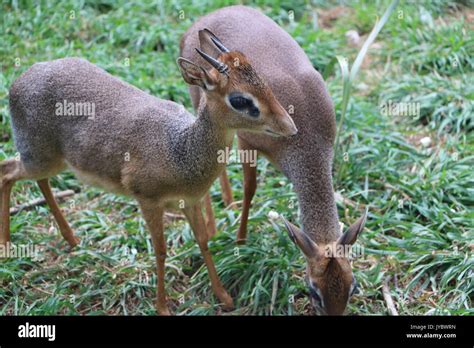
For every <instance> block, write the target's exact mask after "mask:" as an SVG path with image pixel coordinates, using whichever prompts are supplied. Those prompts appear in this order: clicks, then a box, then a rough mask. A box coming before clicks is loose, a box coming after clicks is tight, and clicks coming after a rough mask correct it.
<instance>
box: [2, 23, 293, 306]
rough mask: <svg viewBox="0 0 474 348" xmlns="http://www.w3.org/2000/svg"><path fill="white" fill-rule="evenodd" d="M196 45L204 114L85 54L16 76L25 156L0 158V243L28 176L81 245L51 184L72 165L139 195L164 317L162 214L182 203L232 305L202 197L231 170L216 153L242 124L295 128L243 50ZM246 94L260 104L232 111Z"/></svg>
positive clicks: (18, 133) (195, 77) (188, 66)
mask: <svg viewBox="0 0 474 348" xmlns="http://www.w3.org/2000/svg"><path fill="white" fill-rule="evenodd" d="M206 33H207V32H206ZM196 35H197V33H196ZM209 35H210V33H209ZM214 40H215V42H216V45H218V46H219V47H222V48H223V49H224V46H223V45H222V43H221V42H220V41H218V39H217V38H214ZM197 52H199V54H200V56H202V57H203V58H204V59H205V62H207V63H206V64H210V65H211V66H212V68H211V69H205V68H204V67H203V66H201V65H196V64H194V63H192V62H191V61H189V60H187V59H184V58H179V59H178V65H179V67H180V69H181V73H182V75H183V78H184V80H185V81H186V82H187V83H189V84H192V85H195V86H198V87H200V88H201V89H202V91H203V92H204V93H203V94H202V96H201V98H202V103H201V106H200V108H199V110H198V112H197V114H198V115H197V118H195V117H194V116H193V115H192V114H190V113H189V112H187V111H186V110H185V109H184V107H182V106H181V105H178V104H176V103H173V102H170V101H165V100H160V99H158V98H155V97H152V96H150V95H148V94H146V93H144V92H143V91H141V90H139V89H137V88H135V87H133V86H131V85H129V84H127V83H125V82H122V81H121V80H119V79H117V78H115V77H114V76H111V75H110V74H108V73H106V72H105V71H103V70H101V69H99V68H98V67H96V66H95V65H93V64H91V63H89V62H87V61H86V60H83V59H76V58H66V59H59V60H55V61H52V62H47V63H38V64H35V65H33V66H32V67H31V68H30V69H29V70H28V71H26V72H25V73H24V74H23V75H22V76H21V77H19V78H18V79H17V80H16V81H15V83H14V84H13V86H12V88H11V89H10V108H11V118H12V126H13V133H14V137H15V143H16V146H17V149H18V151H19V153H20V155H21V160H16V159H10V160H6V161H4V162H1V163H0V189H1V191H2V208H3V211H2V231H1V234H0V243H3V244H4V243H6V242H8V241H9V238H10V236H9V196H10V192H11V188H12V185H13V184H14V182H15V181H17V180H21V179H33V180H37V182H38V184H39V186H40V188H41V190H42V192H43V194H44V196H45V198H46V201H47V203H48V204H49V206H50V207H51V209H52V212H53V214H54V217H55V218H56V221H57V222H58V225H59V228H60V230H61V232H62V234H63V235H64V237H65V238H66V239H67V241H68V242H69V243H70V244H71V245H75V244H76V243H77V241H76V239H75V238H74V236H73V234H72V231H71V229H70V227H69V226H68V224H67V222H66V220H65V219H64V217H63V216H62V214H61V211H60V210H59V208H58V206H57V204H56V202H55V200H54V196H53V195H52V194H51V189H50V187H49V184H48V178H49V177H51V176H53V175H56V174H58V173H59V172H60V171H62V170H63V169H65V168H67V167H68V168H70V169H72V170H73V171H74V172H75V173H76V174H77V175H78V176H79V177H80V178H83V179H84V181H86V182H88V183H91V184H93V185H97V186H101V187H103V188H105V189H108V190H111V191H113V192H118V193H121V194H125V195H129V196H132V197H134V198H135V199H136V200H137V201H138V203H139V205H140V208H141V210H142V213H143V216H144V218H145V220H146V223H147V225H148V228H149V230H150V232H151V236H152V240H153V246H154V249H155V254H156V263H157V273H158V277H157V279H158V281H157V310H158V312H159V313H160V314H169V311H168V306H167V304H166V293H165V284H164V274H165V257H166V242H165V237H164V234H163V233H164V232H163V229H164V228H163V211H164V209H166V208H176V207H177V206H179V208H182V210H183V212H184V214H185V216H186V217H187V219H188V221H189V223H190V225H191V227H192V230H193V232H194V235H195V237H196V239H197V242H198V244H199V247H200V249H201V253H202V255H203V257H204V261H205V264H206V266H207V269H208V273H209V277H210V280H211V285H212V289H213V291H214V293H215V295H216V296H217V298H218V299H219V300H220V301H221V302H222V303H223V305H224V306H225V308H232V307H233V301H232V298H231V297H230V296H229V295H228V293H227V292H226V290H225V289H224V287H223V286H222V284H221V282H220V280H219V277H218V275H217V273H216V270H215V267H214V263H213V261H212V258H211V254H210V252H209V250H208V247H207V233H206V229H205V225H204V222H203V216H202V212H201V207H200V199H201V198H202V196H204V195H205V193H206V192H207V190H208V189H209V187H210V185H211V184H212V182H213V181H214V180H215V178H216V177H217V176H218V175H219V173H220V172H221V171H222V169H223V168H224V165H225V164H224V163H218V159H217V157H218V152H220V151H223V149H225V148H226V147H228V146H230V145H231V144H232V140H233V136H234V133H235V130H236V129H248V130H252V131H257V132H272V133H277V134H279V135H282V136H290V135H294V134H295V133H296V131H297V130H296V128H295V125H294V123H293V121H292V119H291V118H290V116H289V115H288V113H287V112H286V111H285V109H284V108H283V107H282V106H281V105H280V104H279V103H278V101H277V100H276V99H275V97H274V96H273V94H272V92H271V90H270V88H269V87H268V86H267V85H266V84H265V82H264V81H263V80H262V79H261V78H260V77H259V75H258V74H257V73H256V72H255V70H254V69H253V68H252V66H251V65H250V64H249V63H248V62H247V59H246V58H245V56H244V55H243V54H242V53H239V52H237V51H232V52H227V50H226V53H222V54H220V55H219V57H218V59H215V58H213V57H211V56H209V55H207V54H206V53H204V52H202V51H200V50H199V49H197ZM237 58H238V59H239V60H240V61H241V62H242V64H241V65H240V66H238V67H236V66H234V65H233V64H231V63H232V62H233V61H234V59H237ZM242 94H245V95H252V96H254V98H255V99H258V102H259V103H258V106H256V107H255V109H252V110H242V109H239V108H235V107H234V106H235V105H237V104H238V103H239V98H240V97H239V95H242ZM84 103H89V104H91V105H93V106H94V109H95V110H94V115H90V114H88V115H85V117H84V115H83V116H80V115H75V116H71V115H70V113H68V114H67V115H68V116H64V115H58V110H60V108H59V109H58V106H61V105H75V104H76V105H77V104H84ZM67 108H68V107H67ZM60 114H62V112H60ZM183 205H184V208H183Z"/></svg>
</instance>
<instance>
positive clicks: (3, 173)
mask: <svg viewBox="0 0 474 348" xmlns="http://www.w3.org/2000/svg"><path fill="white" fill-rule="evenodd" d="M25 176H26V171H25V168H24V167H23V164H22V163H21V162H20V161H18V160H16V159H10V160H6V161H3V162H1V163H0V192H1V199H0V202H1V203H0V212H1V214H0V215H1V219H0V245H6V243H7V242H9V241H10V195H11V191H12V187H13V184H14V183H15V181H17V180H20V179H23V178H24V177H25Z"/></svg>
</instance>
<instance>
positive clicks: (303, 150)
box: [181, 6, 365, 314]
mask: <svg viewBox="0 0 474 348" xmlns="http://www.w3.org/2000/svg"><path fill="white" fill-rule="evenodd" d="M202 27H206V28H209V29H210V30H211V31H212V32H213V33H215V34H216V35H218V36H219V37H220V38H222V39H223V40H225V41H226V44H227V45H228V46H229V47H238V48H239V49H240V50H241V51H242V52H243V53H244V54H245V55H246V56H247V57H248V58H249V59H251V60H252V62H253V63H254V68H255V70H256V71H257V72H258V74H260V75H261V76H263V77H264V78H265V79H266V81H267V82H268V84H269V85H270V87H271V88H272V90H273V92H274V93H275V95H276V97H277V99H278V100H279V101H280V103H281V104H282V105H283V106H284V107H285V108H286V109H287V110H290V109H291V110H292V111H293V113H292V114H291V116H292V117H293V119H294V121H295V124H296V127H297V128H298V134H297V135H296V136H294V137H291V138H287V139H277V138H273V137H270V136H267V135H263V134H262V135H260V134H259V135H256V134H252V133H249V132H244V131H239V132H238V140H239V142H238V144H239V148H240V149H246V150H253V149H255V150H258V151H259V153H262V154H263V155H265V156H266V157H267V158H268V159H269V160H270V161H271V162H272V163H273V164H274V165H275V166H276V167H278V168H279V169H281V170H282V171H283V173H284V174H285V175H286V176H287V177H288V178H289V180H290V181H291V182H292V183H293V187H294V189H295V191H296V193H297V196H298V201H299V206H300V212H301V224H302V226H303V228H302V230H301V229H299V228H298V227H296V226H295V225H293V224H291V223H289V222H287V221H285V225H286V227H287V229H288V232H289V234H290V237H291V239H292V240H293V241H294V242H295V243H296V245H297V246H298V247H299V248H300V249H301V250H302V252H303V253H304V255H305V256H306V260H307V282H308V286H309V290H310V294H311V299H312V302H313V304H314V305H315V307H317V308H318V309H319V310H320V311H322V312H326V313H328V314H342V313H343V312H344V310H345V307H346V305H347V302H348V299H349V297H350V296H351V295H352V293H353V291H354V289H355V284H356V282H355V279H354V277H353V274H352V269H351V265H350V261H349V259H348V258H347V257H345V256H347V255H341V254H340V253H339V254H336V253H333V252H329V250H335V249H337V250H347V249H348V248H347V247H350V245H352V244H353V243H354V242H355V241H356V239H357V236H358V235H359V233H360V232H361V230H362V229H363V226H364V223H365V214H364V216H362V217H361V218H360V219H359V220H358V221H357V222H355V223H354V224H353V225H352V226H350V227H349V229H348V230H347V231H346V232H345V233H344V234H343V235H341V231H340V227H339V221H338V215H337V209H336V203H335V199H334V191H333V186H332V178H331V174H332V173H331V170H332V159H333V144H334V138H335V133H336V122H335V115H334V107H333V104H332V101H331V98H330V96H329V94H328V92H327V90H326V87H325V84H324V81H323V79H322V77H321V75H320V74H319V73H318V72H317V71H316V70H315V69H314V68H313V66H312V65H311V62H310V61H309V59H308V57H307V56H306V54H305V53H304V51H303V50H302V49H301V48H300V47H299V45H298V44H297V43H296V41H295V40H293V39H292V37H291V36H290V35H288V34H287V33H286V32H285V31H284V30H283V29H282V28H280V27H279V26H278V25H277V24H276V23H275V22H274V21H272V20H271V19H270V18H268V17H267V16H265V15H263V14H262V13H260V12H259V11H257V10H254V9H252V8H249V7H244V6H232V7H227V8H223V9H220V10H217V11H215V12H213V13H211V14H209V15H207V16H205V17H202V18H201V19H199V20H198V21H196V22H195V24H194V25H193V26H192V27H191V28H190V29H189V30H188V31H187V32H186V33H185V34H184V37H183V39H182V42H181V55H182V56H183V57H185V58H188V59H196V60H197V59H199V58H198V56H197V55H196V53H195V52H194V49H193V47H195V46H197V45H200V47H201V49H212V46H211V42H210V41H209V37H208V36H204V35H201V36H200V37H199V38H198V35H197V31H198V28H202ZM190 93H191V96H192V100H193V103H194V106H195V108H199V107H201V103H202V101H201V94H202V93H201V91H200V90H199V89H197V88H195V87H193V86H191V87H190ZM246 103H248V104H252V100H251V98H247V101H246ZM243 169H244V201H243V211H242V218H241V225H240V229H239V232H238V238H237V239H238V241H239V242H244V241H245V239H246V231H247V219H248V214H249V208H250V203H251V200H252V198H253V196H254V194H255V189H256V176H257V168H256V167H252V166H251V165H250V164H249V163H243ZM224 181H225V180H224ZM343 246H346V248H341V247H343ZM335 247H337V248H335Z"/></svg>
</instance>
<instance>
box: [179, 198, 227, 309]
mask: <svg viewBox="0 0 474 348" xmlns="http://www.w3.org/2000/svg"><path fill="white" fill-rule="evenodd" d="M183 211H184V214H185V215H186V217H187V219H188V221H189V224H190V225H191V229H192V230H193V232H194V236H195V237H196V240H197V242H198V245H199V248H200V249H201V254H202V256H203V258H204V262H205V263H206V266H207V272H208V274H209V278H210V280H211V286H212V291H213V292H214V294H215V295H216V297H217V298H218V299H219V300H220V301H221V302H222V303H223V308H224V309H226V310H231V309H233V308H234V302H233V301H232V297H230V295H229V294H228V293H227V291H226V290H225V289H224V286H223V285H222V283H221V281H220V279H219V276H218V275H217V271H216V267H215V266H214V261H212V256H211V253H210V251H209V248H208V246H207V236H206V226H205V224H204V218H203V216H202V211H201V205H200V204H199V203H198V204H195V205H194V206H192V207H187V208H184V209H183Z"/></svg>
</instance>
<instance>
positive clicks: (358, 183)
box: [0, 0, 474, 315]
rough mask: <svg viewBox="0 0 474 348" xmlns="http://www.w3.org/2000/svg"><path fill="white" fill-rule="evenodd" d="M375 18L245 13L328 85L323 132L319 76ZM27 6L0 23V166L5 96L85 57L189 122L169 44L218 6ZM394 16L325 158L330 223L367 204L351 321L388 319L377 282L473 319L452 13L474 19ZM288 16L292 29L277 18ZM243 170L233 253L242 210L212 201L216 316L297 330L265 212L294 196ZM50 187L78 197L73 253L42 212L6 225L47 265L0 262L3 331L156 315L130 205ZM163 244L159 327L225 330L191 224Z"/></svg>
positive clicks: (458, 8) (299, 284) (468, 77)
mask: <svg viewBox="0 0 474 348" xmlns="http://www.w3.org/2000/svg"><path fill="white" fill-rule="evenodd" d="M388 3H389V2H388V1H339V2H336V1H333V2H330V3H326V2H324V4H323V2H321V1H314V2H307V1H297V2H293V1H280V2H278V1H277V2H273V1H267V0H259V1H257V2H256V4H257V5H258V7H259V8H261V9H262V10H263V11H264V12H265V13H267V14H268V15H270V16H272V18H274V19H275V20H276V21H277V22H278V23H279V24H280V25H281V26H282V27H283V28H284V29H285V30H287V31H288V32H289V33H290V34H291V35H292V36H293V37H294V38H295V39H296V40H297V41H298V43H299V44H300V45H301V46H302V47H303V48H304V49H305V51H306V53H307V54H308V56H309V57H310V59H311V61H312V63H313V65H314V66H315V68H317V69H318V70H319V71H321V72H323V71H325V70H326V68H328V66H329V68H333V69H328V70H327V71H332V74H330V76H329V78H328V80H327V84H328V88H329V90H330V93H331V96H332V97H333V99H334V102H335V104H336V105H337V110H336V113H337V116H338V117H339V116H340V112H341V110H340V107H339V105H340V101H341V98H342V84H341V76H340V72H339V70H338V69H337V66H334V67H332V66H331V64H333V63H334V60H333V58H334V57H335V56H336V55H340V56H345V57H348V59H349V61H353V60H354V58H355V56H356V54H357V52H358V49H357V48H352V47H349V46H347V44H346V41H345V37H344V33H345V32H346V31H347V30H350V29H356V30H358V31H359V33H360V34H363V35H367V34H368V33H369V32H370V30H371V28H372V26H373V25H374V21H375V18H376V15H378V16H380V15H381V14H382V13H383V11H384V10H385V8H386V7H387V6H388ZM40 4H41V6H36V7H35V6H33V3H32V2H30V1H7V2H4V3H3V5H2V9H1V11H0V12H1V15H0V16H2V24H3V27H2V34H1V44H0V64H1V75H0V117H1V119H0V120H1V122H0V160H1V159H4V158H8V157H12V156H14V155H15V151H16V150H15V148H14V146H13V142H12V139H11V130H10V125H9V116H10V115H9V111H8V98H7V94H8V88H9V87H10V85H11V84H12V82H13V81H14V80H15V78H17V77H18V76H19V75H20V73H21V72H23V71H25V70H26V69H27V68H28V67H29V66H30V65H32V64H33V63H35V62H38V61H44V60H51V59H55V58H60V57H64V56H80V57H84V58H87V59H89V60H90V61H92V62H93V63H95V64H98V65H99V66H101V67H103V68H105V69H106V70H107V71H109V72H110V73H112V74H115V75H117V76H119V77H120V78H122V79H124V80H126V81H128V82H130V83H132V84H134V85H136V86H138V87H140V88H141V89H144V90H146V91H148V92H149V93H151V94H153V95H156V96H159V97H162V98H164V99H171V100H174V101H176V102H179V103H182V104H184V105H185V106H186V107H188V108H189V109H190V106H191V104H190V100H189V96H188V94H187V86H186V85H185V83H184V81H182V78H181V76H180V74H179V72H178V69H177V67H176V64H175V59H176V58H177V56H178V42H179V39H180V37H181V35H182V34H183V33H184V31H185V30H186V29H187V28H188V27H189V26H190V25H191V24H192V23H193V21H194V20H195V19H196V18H198V17H199V16H201V15H204V14H205V13H208V12H210V11H212V10H213V9H216V8H220V7H222V6H225V5H228V4H230V2H229V1H221V0H218V1H211V0H207V1H204V0H201V1H195V2H193V3H192V4H186V5H184V3H182V5H180V3H178V2H172V3H170V2H167V1H156V2H150V3H148V4H130V3H128V2H125V1H119V2H118V4H116V3H115V2H112V1H105V0H104V1H83V2H79V3H77V2H73V1H61V2H59V1H58V2H55V1H50V2H40ZM336 5H339V6H346V7H348V11H347V12H345V14H344V15H343V16H342V17H341V18H339V19H336V20H335V21H334V22H333V23H332V25H331V27H328V28H321V27H319V28H318V27H317V26H315V23H314V16H313V15H312V14H313V13H314V12H315V11H318V10H319V9H321V8H324V9H325V10H327V9H331V8H332V7H334V6H336ZM466 5H467V6H468V7H466ZM469 6H470V7H469ZM398 9H400V10H403V18H402V19H400V18H399V17H398V13H394V15H393V16H392V17H391V18H390V20H389V21H388V23H387V24H386V26H385V27H384V28H383V29H382V32H381V33H380V35H379V37H377V39H376V44H377V45H374V46H373V47H372V48H371V49H369V60H367V61H366V62H365V63H364V64H363V65H362V68H361V71H360V76H359V77H358V79H357V80H356V81H355V84H354V86H353V89H352V93H353V95H352V99H351V102H350V104H349V108H348V110H347V115H346V117H345V120H344V126H343V130H342V133H341V138H340V147H339V151H338V152H337V154H336V156H337V158H336V161H335V163H337V166H336V167H335V168H334V178H335V190H336V191H337V192H339V193H341V194H342V195H343V196H344V198H346V200H349V201H350V202H352V204H350V203H347V202H346V203H338V208H339V215H340V218H341V221H343V222H344V223H345V224H346V225H348V224H350V223H351V222H353V221H354V219H355V217H357V216H359V215H360V211H361V208H362V207H364V206H366V205H370V209H369V219H368V221H367V227H366V229H365V231H364V233H363V234H362V236H361V238H360V240H359V242H358V243H359V244H360V245H361V246H363V247H364V249H363V250H364V255H363V256H362V257H359V258H357V259H355V260H354V268H355V276H356V278H357V279H358V281H359V283H360V285H361V289H360V292H359V294H357V295H356V296H355V297H354V298H353V299H352V301H351V303H350V305H349V310H348V313H349V314H351V315H373V314H379V315H386V314H387V313H388V311H387V308H386V304H385V301H384V299H383V296H382V292H381V287H382V284H383V282H384V280H385V279H386V278H387V277H388V276H390V277H391V279H392V280H391V282H390V289H391V293H392V296H393V299H394V302H395V304H396V306H397V308H398V310H399V312H400V313H401V314H407V315H414V314H421V315H425V314H452V315H472V314H473V310H472V307H473V305H472V299H473V296H474V284H473V273H472V271H473V266H474V259H473V255H472V251H473V240H474V233H473V231H474V226H473V221H474V214H473V206H474V198H473V197H474V192H473V191H474V189H473V187H474V177H473V174H472V167H473V163H474V151H473V150H474V136H473V132H472V125H473V120H472V117H473V116H472V115H473V99H474V98H473V90H472V81H473V61H472V56H473V51H474V49H473V41H472V37H474V35H473V30H472V23H468V22H467V16H466V15H465V14H466V13H467V12H470V13H472V11H474V9H473V7H472V4H469V3H468V2H456V3H454V2H446V1H421V2H418V1H417V2H414V1H402V2H401V4H400V5H399V7H398ZM398 9H397V10H398ZM290 10H293V11H294V14H295V19H294V20H290V19H289V18H288V11H290ZM71 11H74V13H72V12H71ZM180 11H184V18H180V14H183V13H182V12H180ZM427 13H428V14H427ZM72 14H73V16H72V17H74V18H72V17H71V15H72ZM431 22H433V23H431ZM454 60H456V62H457V63H456V64H453V61H454ZM388 100H392V101H396V102H412V103H419V105H420V114H419V115H415V116H394V115H387V114H383V113H382V112H381V109H380V105H381V104H383V103H385V102H387V101H388ZM427 136H428V137H430V138H431V144H430V145H429V146H428V147H424V146H422V145H421V144H420V142H419V140H420V139H421V138H422V137H427ZM344 155H345V156H344ZM343 156H344V157H345V159H346V160H343V159H342V158H343ZM258 170H259V185H258V190H257V195H256V197H255V199H254V204H253V208H252V210H251V213H250V221H249V240H248V243H247V245H245V246H240V247H237V246H236V244H235V235H236V232H237V229H238V226H239V214H240V210H239V209H237V208H234V209H225V208H224V206H223V203H222V201H221V197H220V188H219V186H218V185H214V186H213V187H212V189H211V194H212V197H213V202H214V208H215V213H216V218H217V222H218V229H219V231H220V234H219V235H218V236H216V237H215V238H214V239H213V240H212V241H211V243H210V249H211V252H212V253H213V255H214V260H215V263H216V267H217V270H218V272H219V274H220V276H221V279H222V281H223V282H224V284H225V286H226V287H227V288H228V289H229V291H230V293H231V294H232V296H233V298H234V300H235V303H236V310H235V311H233V312H230V313H228V314H259V315H263V314H265V315H268V314H273V315H285V314H290V315H297V314H307V313H311V309H310V305H309V303H308V299H307V297H306V295H307V293H306V287H305V284H304V281H303V277H304V272H305V264H304V259H303V257H302V255H301V254H300V252H299V251H298V250H297V249H296V248H295V247H294V245H293V244H292V243H291V242H290V241H289V239H288V238H287V235H286V232H285V231H284V230H283V228H282V226H281V225H280V224H279V223H275V222H273V221H272V220H270V219H269V218H268V217H267V215H268V213H269V212H270V211H271V210H275V211H278V212H280V213H282V214H284V215H285V216H287V217H292V218H293V220H295V219H297V206H298V205H297V200H296V195H295V194H294V193H293V191H292V187H291V184H290V183H289V182H288V180H287V179H286V178H285V177H283V176H282V174H281V173H280V172H278V171H277V170H276V169H275V168H274V167H273V166H271V165H270V164H269V163H268V162H267V161H266V160H265V159H263V158H260V159H259V167H258ZM228 172H229V176H230V178H231V183H232V187H233V190H234V196H235V197H234V198H235V199H236V200H241V199H242V173H241V168H240V166H239V165H237V164H231V165H229V167H228ZM53 187H54V188H55V189H60V190H65V189H73V190H75V191H76V194H75V195H74V196H73V197H72V198H68V199H67V200H66V201H65V202H63V203H61V206H62V208H63V209H64V210H65V211H66V212H67V219H68V220H69V222H70V223H71V225H72V227H73V229H74V231H75V233H76V234H77V235H78V236H79V237H80V238H81V245H80V247H78V248H77V249H75V250H74V251H72V252H69V251H68V250H67V247H66V244H65V242H64V241H63V240H62V238H61V237H60V236H59V233H58V231H57V228H56V227H55V226H56V225H55V224H54V222H53V219H52V217H51V216H50V214H49V211H48V209H47V208H46V207H36V208H34V209H32V210H28V211H22V212H20V213H18V214H16V215H14V216H12V226H11V229H12V240H13V242H14V243H15V244H34V245H38V246H41V247H42V248H43V250H44V252H43V253H42V254H41V258H40V259H38V260H31V259H24V258H11V259H5V260H0V314H2V315H7V314H8V315H9V314H26V315H47V314H72V315H77V314H131V315H140V314H142V315H153V314H155V310H154V306H153V301H154V296H155V281H156V277H155V263H154V255H153V250H152V246H151V240H150V237H149V234H148V232H147V230H146V228H145V224H144V222H143V219H142V218H141V217H140V214H139V211H138V209H137V206H136V203H135V202H133V201H132V200H130V199H128V198H125V197H119V196H115V195H112V194H108V193H104V192H102V191H100V190H97V189H94V188H91V187H87V186H84V185H82V184H80V183H79V182H78V181H77V180H76V178H75V177H74V176H73V175H72V174H71V173H64V174H62V175H60V176H58V177H57V178H55V179H54V180H53ZM40 196H41V194H40V192H39V190H38V188H37V187H36V186H35V185H34V184H33V183H31V182H23V183H19V184H17V185H16V186H15V188H14V194H13V198H12V204H13V205H18V204H21V203H25V202H28V201H31V200H33V199H35V198H39V197H40ZM166 234H167V240H168V259H167V275H166V279H167V290H168V294H169V298H170V304H171V307H172V310H173V311H174V312H175V313H177V314H195V315H206V314H222V313H221V310H220V307H219V306H218V304H217V303H216V299H215V298H214V296H213V295H212V292H211V289H210V286H209V281H208V278H207V271H206V269H205V267H204V266H203V262H202V258H201V256H200V252H199V248H198V246H197V245H196V243H195V241H194V238H193V235H192V233H191V231H190V228H189V226H188V224H186V223H184V220H181V219H171V218H170V219H168V223H167V232H166Z"/></svg>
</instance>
